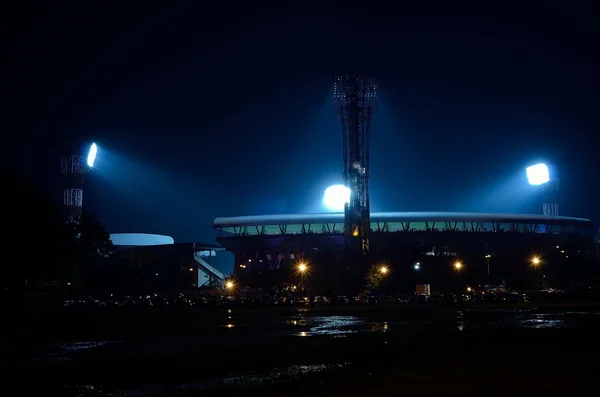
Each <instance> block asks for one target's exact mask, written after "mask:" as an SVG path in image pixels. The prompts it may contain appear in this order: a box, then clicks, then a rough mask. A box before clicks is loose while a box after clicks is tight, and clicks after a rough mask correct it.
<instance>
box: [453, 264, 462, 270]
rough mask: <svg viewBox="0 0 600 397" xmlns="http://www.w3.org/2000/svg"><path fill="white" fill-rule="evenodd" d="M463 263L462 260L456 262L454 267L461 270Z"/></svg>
mask: <svg viewBox="0 0 600 397" xmlns="http://www.w3.org/2000/svg"><path fill="white" fill-rule="evenodd" d="M462 267H463V265H462V263H460V262H454V269H456V270H460V269H462Z"/></svg>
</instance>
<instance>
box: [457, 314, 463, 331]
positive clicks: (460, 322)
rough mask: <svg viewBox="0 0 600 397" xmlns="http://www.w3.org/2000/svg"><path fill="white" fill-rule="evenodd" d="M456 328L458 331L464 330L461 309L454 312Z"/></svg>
mask: <svg viewBox="0 0 600 397" xmlns="http://www.w3.org/2000/svg"><path fill="white" fill-rule="evenodd" d="M456 329H457V330H458V331H464V330H465V313H464V312H463V311H462V310H459V311H457V312H456Z"/></svg>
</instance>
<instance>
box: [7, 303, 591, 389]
mask: <svg viewBox="0 0 600 397" xmlns="http://www.w3.org/2000/svg"><path fill="white" fill-rule="evenodd" d="M3 324H11V325H10V326H7V327H4V329H3V335H2V345H1V348H2V353H3V354H2V367H3V368H4V369H5V371H8V372H7V373H9V374H10V373H11V372H10V371H14V373H15V375H17V374H19V373H23V372H24V371H25V372H28V373H32V374H33V373H35V374H36V376H37V377H38V379H40V380H43V381H41V382H35V383H32V384H29V385H21V386H20V387H24V388H25V389H27V388H29V389H37V390H40V391H45V392H56V391H58V390H59V391H60V392H61V393H62V394H63V395H91V396H99V395H114V396H117V395H121V396H144V395H154V396H162V395H190V394H191V395H193V394H196V393H200V394H202V395H207V394H211V393H215V394H219V393H222V392H223V391H224V390H227V392H228V393H229V394H231V393H235V392H238V391H243V392H248V391H249V390H250V391H260V392H261V393H262V394H264V395H269V394H270V393H274V394H279V395H281V393H284V394H285V395H294V393H298V394H303V393H311V394H319V393H323V394H326V393H331V392H334V393H338V392H344V393H350V394H352V393H353V392H358V391H359V390H368V391H372V390H374V389H378V388H381V389H383V390H392V389H396V388H401V389H407V390H413V391H421V392H427V391H436V390H437V391H439V390H443V391H445V392H452V393H454V392H456V393H457V394H461V395H465V393H469V392H473V393H475V392H479V393H480V392H481V389H482V388H483V389H485V390H487V391H485V393H486V394H487V395H490V394H491V395H495V394H494V393H495V391H494V390H500V389H501V390H504V392H506V390H512V392H513V393H514V392H519V393H520V392H525V391H528V390H529V391H531V392H542V391H544V390H546V389H547V392H558V391H560V390H563V391H564V392H568V393H571V392H573V390H579V389H580V388H584V389H585V386H586V385H588V382H592V380H593V379H595V378H594V377H593V376H592V375H593V374H594V371H597V370H598V369H599V368H600V367H599V366H598V364H596V361H597V360H596V357H595V356H596V352H597V351H600V349H597V347H598V346H599V343H598V341H597V335H598V333H599V332H600V307H594V306H592V307H585V308H576V307H560V308H558V307H554V308H553V307H546V308H540V307H537V308H536V307H522V308H474V307H471V308H469V307H457V308H437V309H434V308H430V307H426V308H412V309H411V308H402V309H398V308H380V307H373V308H360V309H346V308H343V309H342V308H338V309H336V308H329V309H326V310H323V309H304V308H297V309H285V310H273V309H256V310H237V309H225V308H224V309H215V310H211V311H192V310H190V311H186V310H178V311H167V310H142V311H114V310H113V311H103V310H90V311H65V312H63V311H60V312H55V313H45V314H42V313H31V314H29V315H20V316H18V317H17V316H11V315H6V316H4V318H3ZM13 379H14V378H13ZM398 382H400V383H398ZM494 385H496V386H494ZM17 386H19V384H18V382H17V383H16V384H15V387H17ZM490 387H493V388H494V390H489V389H490ZM590 387H591V386H590ZM498 388H500V389H498ZM590 390H591V389H590ZM452 393H451V394H452ZM498 393H500V392H498Z"/></svg>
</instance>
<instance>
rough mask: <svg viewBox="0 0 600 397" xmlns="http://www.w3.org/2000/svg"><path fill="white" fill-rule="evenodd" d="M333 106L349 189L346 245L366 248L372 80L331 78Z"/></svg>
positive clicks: (374, 91)
mask: <svg viewBox="0 0 600 397" xmlns="http://www.w3.org/2000/svg"><path fill="white" fill-rule="evenodd" d="M333 109H334V111H336V112H339V115H340V119H341V122H342V141H343V150H344V154H343V157H344V183H345V185H346V187H348V188H350V192H351V193H350V202H349V203H347V204H346V207H345V209H344V219H345V220H344V225H345V228H344V233H345V237H346V246H347V247H356V245H357V243H358V242H359V241H360V250H361V251H362V252H368V251H369V230H370V226H371V212H370V200H369V174H370V168H369V151H370V138H371V130H370V128H371V115H372V114H373V113H375V112H376V111H377V84H376V82H375V79H373V78H369V79H367V80H364V79H361V78H359V77H351V76H348V75H346V76H336V77H334V80H333Z"/></svg>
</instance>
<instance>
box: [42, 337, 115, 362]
mask: <svg viewBox="0 0 600 397" xmlns="http://www.w3.org/2000/svg"><path fill="white" fill-rule="evenodd" d="M121 342H122V341H94V342H70V343H63V344H61V345H59V346H54V347H53V348H52V349H53V351H52V352H50V353H49V354H48V355H47V357H48V358H50V359H51V360H57V361H68V360H71V358H72V357H71V355H72V354H75V353H77V352H80V351H84V350H90V349H96V348H99V347H102V346H107V345H109V344H115V343H121Z"/></svg>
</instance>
